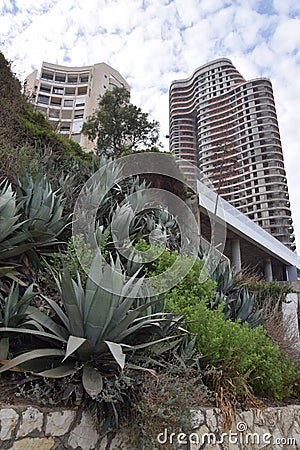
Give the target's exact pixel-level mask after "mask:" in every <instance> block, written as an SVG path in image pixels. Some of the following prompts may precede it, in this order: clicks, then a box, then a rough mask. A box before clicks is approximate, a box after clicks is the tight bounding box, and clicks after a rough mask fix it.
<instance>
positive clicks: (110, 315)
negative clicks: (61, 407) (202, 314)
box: [0, 254, 185, 403]
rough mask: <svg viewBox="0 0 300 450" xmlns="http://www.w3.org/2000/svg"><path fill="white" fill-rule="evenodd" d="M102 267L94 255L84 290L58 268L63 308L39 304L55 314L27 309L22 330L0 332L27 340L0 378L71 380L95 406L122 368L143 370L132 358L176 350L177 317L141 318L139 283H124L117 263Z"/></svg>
mask: <svg viewBox="0 0 300 450" xmlns="http://www.w3.org/2000/svg"><path fill="white" fill-rule="evenodd" d="M103 263H104V261H103V259H102V258H101V255H100V254H98V255H97V256H96V257H95V259H94V261H93V264H92V266H91V268H90V272H89V274H88V276H87V280H86V283H85V287H83V286H82V283H81V278H80V274H79V273H78V272H76V278H75V279H73V278H72V276H71V274H70V271H69V270H68V268H67V267H64V270H63V272H62V273H61V274H59V278H58V279H57V284H58V288H59V291H60V296H61V303H62V305H63V307H60V306H59V305H58V303H56V302H54V301H53V300H52V299H46V298H45V299H46V300H47V302H48V303H49V305H50V306H51V307H52V308H53V311H54V312H55V316H54V317H53V318H51V317H50V316H47V315H46V314H44V313H43V312H42V311H40V310H39V309H38V308H37V307H34V306H29V307H28V308H27V309H26V315H27V317H26V319H27V321H28V323H29V326H28V327H27V326H26V323H25V324H24V326H23V328H18V329H17V328H14V327H3V328H1V327H0V333H22V334H23V336H24V337H25V336H31V340H27V351H23V352H22V353H20V352H19V351H18V356H16V357H14V358H13V359H11V360H10V361H9V362H7V363H6V364H5V365H4V366H3V367H2V368H1V369H0V372H4V371H6V370H10V369H13V368H15V367H18V368H19V370H21V371H26V372H28V371H29V372H32V373H35V374H36V375H39V376H41V377H45V378H65V377H68V376H73V375H75V374H76V376H77V377H79V378H80V379H81V383H82V385H83V387H84V390H85V392H86V395H87V397H90V398H91V399H92V400H97V399H99V398H102V397H101V396H102V395H103V392H102V391H103V389H104V386H105V385H107V378H110V377H113V376H115V377H117V378H118V377H119V376H121V374H122V372H123V370H124V369H125V367H130V368H131V369H137V370H143V367H139V366H137V365H136V364H135V361H136V358H138V357H139V358H141V355H144V357H145V358H146V355H148V356H149V355H152V357H153V358H155V355H159V356H161V355H162V354H164V353H166V352H169V351H170V350H172V349H173V348H175V347H177V346H178V345H180V343H181V342H182V339H183V336H184V335H185V332H184V330H183V329H182V328H181V325H182V316H178V317H176V316H174V315H173V314H171V313H159V314H147V315H146V314H145V312H146V310H147V309H148V308H149V305H151V302H149V301H148V299H147V298H144V299H143V301H142V302H141V304H139V305H138V306H134V305H135V302H136V297H137V296H138V292H139V289H140V285H141V282H142V279H136V277H135V276H133V277H131V278H130V279H128V280H126V277H125V273H124V272H123V270H122V267H121V265H120V263H119V261H117V262H116V264H114V263H113V262H112V261H111V265H112V272H110V271H108V270H106V269H105V265H104V264H103ZM103 286H105V287H103ZM152 303H153V302H152ZM37 339H38V340H40V339H42V340H45V341H46V342H47V345H48V347H45V345H43V346H42V347H39V346H38V341H37ZM30 347H31V349H30ZM100 403H101V402H100Z"/></svg>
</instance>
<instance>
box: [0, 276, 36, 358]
mask: <svg viewBox="0 0 300 450" xmlns="http://www.w3.org/2000/svg"><path fill="white" fill-rule="evenodd" d="M35 295H36V293H35V292H34V291H33V285H32V284H31V285H30V286H29V287H28V288H27V289H26V291H25V292H24V294H23V295H22V297H20V295H19V284H15V283H13V285H12V286H11V288H10V290H9V294H8V295H7V296H5V295H3V294H2V293H0V327H5V328H8V327H22V326H25V325H27V326H28V325H29V324H30V322H29V321H28V317H27V314H26V311H27V308H28V306H29V303H30V301H31V300H32V299H33V298H34V296H35ZM8 352H9V337H8V336H7V337H2V338H0V359H5V358H7V355H8Z"/></svg>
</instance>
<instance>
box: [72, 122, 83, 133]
mask: <svg viewBox="0 0 300 450" xmlns="http://www.w3.org/2000/svg"><path fill="white" fill-rule="evenodd" d="M82 125H83V121H82V120H80V121H79V122H74V123H73V125H72V133H80V131H81V128H82Z"/></svg>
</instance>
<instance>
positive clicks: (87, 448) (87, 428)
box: [68, 412, 99, 450]
mask: <svg viewBox="0 0 300 450" xmlns="http://www.w3.org/2000/svg"><path fill="white" fill-rule="evenodd" d="M98 439H99V434H98V433H97V430H96V427H95V426H94V424H93V423H92V420H91V417H90V415H89V414H87V413H86V412H83V413H82V417H81V421H80V423H79V424H78V425H77V426H76V427H75V428H74V429H73V430H72V431H71V433H70V436H69V440H68V444H69V445H70V447H71V448H74V449H77V447H79V448H80V449H82V450H91V449H94V448H95V447H96V444H97V441H98Z"/></svg>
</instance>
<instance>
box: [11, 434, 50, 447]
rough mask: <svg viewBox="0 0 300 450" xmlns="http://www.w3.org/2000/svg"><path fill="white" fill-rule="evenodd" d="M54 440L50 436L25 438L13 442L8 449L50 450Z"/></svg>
mask: <svg viewBox="0 0 300 450" xmlns="http://www.w3.org/2000/svg"><path fill="white" fill-rule="evenodd" d="M54 444H55V441H54V439H53V438H51V437H47V438H46V437H44V438H25V439H21V440H20V441H16V442H14V444H13V446H12V447H10V449H9V450H51V449H52V448H53V446H54Z"/></svg>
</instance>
